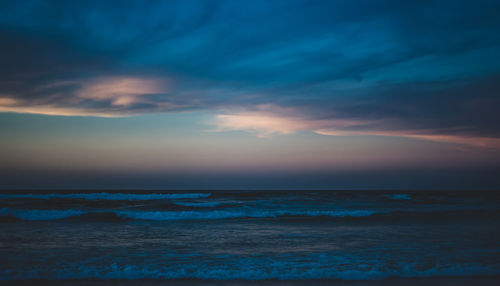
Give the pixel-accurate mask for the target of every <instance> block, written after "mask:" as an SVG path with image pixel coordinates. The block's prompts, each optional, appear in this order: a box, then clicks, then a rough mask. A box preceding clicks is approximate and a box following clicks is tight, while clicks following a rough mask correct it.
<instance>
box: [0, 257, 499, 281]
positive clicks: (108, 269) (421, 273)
mask: <svg viewBox="0 0 500 286" xmlns="http://www.w3.org/2000/svg"><path fill="white" fill-rule="evenodd" d="M360 262H362V261H360ZM499 274H500V270H499V269H498V265H483V264H481V263H445V264H436V265H434V266H432V267H422V265H418V264H416V263H396V264H395V265H392V266H391V267H383V266H378V265H369V264H363V267H355V266H351V267H346V266H344V265H341V264H340V265H339V264H335V263H326V265H321V266H320V264H318V263H317V262H316V261H310V262H299V261H279V260H276V259H272V258H266V259H251V258H250V259H241V258H239V259H238V258H235V260H234V261H231V262H228V265H223V266H221V265H217V264H200V263H195V262H190V263H189V262H187V263H182V264H181V265H169V266H167V265H163V266H162V267H155V266H154V265H134V264H132V265H130V264H118V263H111V264H109V265H72V266H70V265H66V267H64V269H62V270H59V269H54V268H52V269H50V270H42V271H22V270H17V269H3V270H0V280H4V281H5V280H28V279H50V280H54V279H59V280H63V279H64V280H68V279H106V280H109V279H121V280H137V279H162V280H170V279H202V280H219V281H221V280H222V281H224V280H254V281H258V280H271V279H273V280H311V279H335V280H337V279H342V280H381V279H385V278H391V277H392V278H394V277H399V278H425V277H467V276H494V275H499Z"/></svg>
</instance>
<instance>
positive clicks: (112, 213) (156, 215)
mask: <svg viewBox="0 0 500 286" xmlns="http://www.w3.org/2000/svg"><path fill="white" fill-rule="evenodd" d="M374 213H375V212H374V211H369V210H341V211H284V210H283V211H281V210H276V211H258V210H213V211H116V210H109V211H82V210H72V209H68V210H23V209H15V210H14V209H8V208H5V209H0V217H4V218H5V217H11V218H14V219H15V218H17V219H21V220H28V221H38V220H60V219H68V218H71V219H77V220H93V221H94V220H95V221H101V220H102V221H106V220H120V219H125V220H150V221H178V220H213V219H235V218H279V217H303V218H306V217H311V218H312V217H332V218H344V217H363V216H370V215H373V214H374Z"/></svg>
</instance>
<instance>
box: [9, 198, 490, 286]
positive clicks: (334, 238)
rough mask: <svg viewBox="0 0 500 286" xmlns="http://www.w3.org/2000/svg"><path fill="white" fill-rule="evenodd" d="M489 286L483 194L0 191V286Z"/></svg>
mask: <svg viewBox="0 0 500 286" xmlns="http://www.w3.org/2000/svg"><path fill="white" fill-rule="evenodd" d="M499 277H500V192H495V191H307V190H303V191H286V190H280V191H241V190H239V191H227V190H226V191H137V190H136V191H69V190H68V191H65V190H58V191H48V190H45V191H1V192H0V282H1V283H4V284H12V285H14V284H16V285H17V284H19V283H21V284H22V283H25V285H36V284H44V283H49V284H46V285H87V284H88V285H90V284H95V285H108V284H109V285H111V284H112V285H314V284H318V285H320V284H321V285H384V284H380V283H383V282H387V283H395V284H386V285H417V284H411V283H410V282H409V281H423V282H422V284H421V285H431V284H433V283H429V281H431V282H435V283H434V284H436V283H437V284H436V285H439V284H446V283H440V282H439V281H441V282H443V281H444V282H447V283H448V282H450V281H451V282H453V281H454V282H455V283H451V285H475V284H477V285H479V284H481V283H479V282H482V284H484V285H500V278H499ZM450 279H451V280H450ZM311 281H312V282H314V283H312V282H311ZM350 281H351V282H350ZM391 281H392V282H391ZM394 281H396V282H394ZM398 281H399V282H401V283H399V282H398ZM402 281H403V282H402ZM464 281H466V282H464ZM475 282H477V283H475ZM137 283H138V284H137ZM231 283H232V284H231ZM311 283H312V284H311ZM353 283H355V284H353ZM359 283H365V284H359ZM370 283H371V284H370ZM374 283H375V284H374ZM377 283H378V284H377ZM413 283H414V282H413ZM460 283H462V284H460ZM464 283H465V284H464ZM448 284H450V283H448ZM418 285H420V284H418Z"/></svg>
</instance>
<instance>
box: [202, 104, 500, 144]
mask: <svg viewBox="0 0 500 286" xmlns="http://www.w3.org/2000/svg"><path fill="white" fill-rule="evenodd" d="M297 114H300V113H299V112H294V111H293V110H292V109H283V108H279V107H275V106H272V105H262V106H259V107H258V108H257V110H256V111H243V112H235V113H228V114H219V115H217V116H216V118H215V120H214V121H213V122H212V124H213V125H214V126H215V129H213V130H212V131H216V132H224V131H245V132H250V133H253V134H256V135H257V136H258V137H269V136H271V135H280V134H281V135H283V134H292V133H295V132H299V131H310V132H314V133H316V134H319V135H326V136H359V135H370V136H389V137H404V138H412V139H419V140H426V141H434V142H442V143H453V144H461V145H470V146H475V147H482V148H500V138H494V137H481V136H467V135H447V134H446V133H447V132H450V131H453V130H425V129H422V130H418V129H415V130H386V126H387V125H388V124H387V122H384V120H372V121H370V120H349V119H342V118H337V119H334V118H332V119H314V118H307V117H303V116H300V115H299V116H297Z"/></svg>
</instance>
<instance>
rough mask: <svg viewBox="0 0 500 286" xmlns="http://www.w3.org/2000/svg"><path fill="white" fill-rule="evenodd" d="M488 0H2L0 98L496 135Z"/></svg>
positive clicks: (499, 87)
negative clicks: (116, 0) (146, 0)
mask: <svg viewBox="0 0 500 286" xmlns="http://www.w3.org/2000/svg"><path fill="white" fill-rule="evenodd" d="M498 11H500V4H499V2H498V1H493V0H491V1H486V0H485V1H483V0H480V1H473V2H471V1H404V2H401V1H390V0H379V1H368V2H367V1H273V2H269V1H251V2H248V1H152V2H150V3H149V4H148V5H144V4H143V3H142V2H141V1H120V3H118V4H117V3H116V2H111V1H109V2H107V1H104V2H103V1H84V2H79V3H73V2H71V3H70V2H68V1H53V2H47V1H36V0H27V1H23V2H22V3H21V2H19V1H2V4H1V5H0V42H1V43H2V44H1V46H0V62H1V63H2V64H1V66H0V112H18V113H38V114H47V115H64V116H104V117H117V116H128V115H137V114H146V113H159V112H176V111H182V110H205V111H206V110H208V111H210V112H212V113H213V114H218V115H214V116H215V119H214V122H213V123H214V124H215V125H216V130H218V131H227V130H243V131H249V132H253V133H255V134H257V135H259V136H269V135H271V134H290V133H294V132H298V131H312V132H315V133H317V134H324V135H377V136H402V137H410V138H417V139H423V140H431V141H439V142H451V143H459V144H467V145H474V146H481V147H497V146H498V145H499V143H498V140H499V138H500V127H499V125H498V123H497V122H498V121H499V119H500V118H499V115H498V110H500V83H499V82H500V60H499V59H500V18H499V17H497V12H498Z"/></svg>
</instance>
